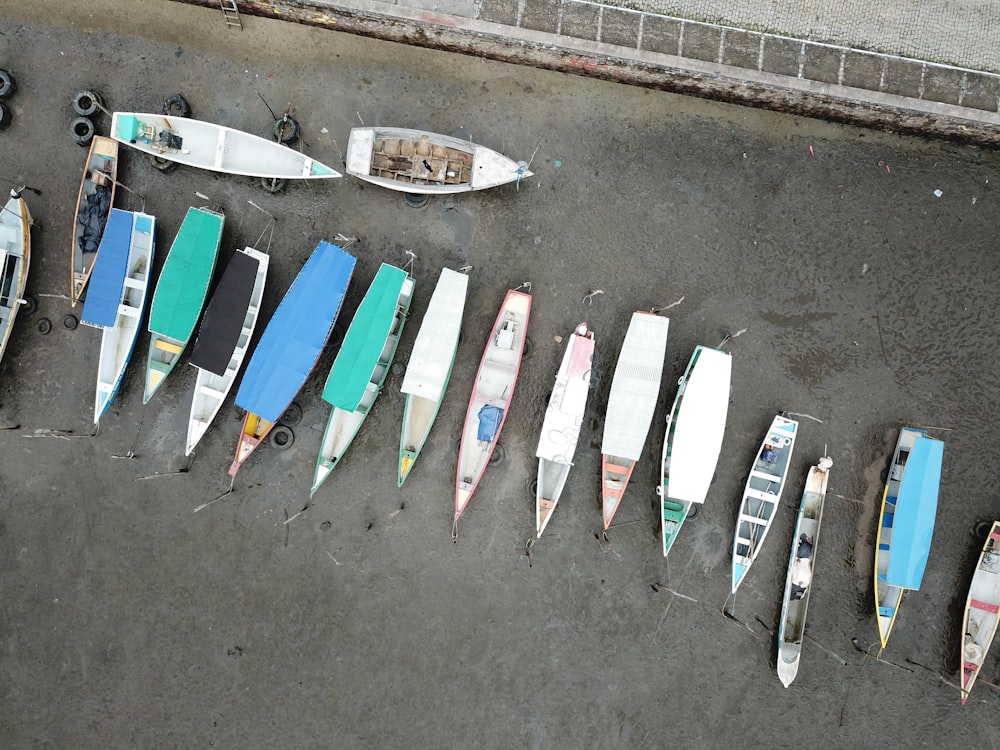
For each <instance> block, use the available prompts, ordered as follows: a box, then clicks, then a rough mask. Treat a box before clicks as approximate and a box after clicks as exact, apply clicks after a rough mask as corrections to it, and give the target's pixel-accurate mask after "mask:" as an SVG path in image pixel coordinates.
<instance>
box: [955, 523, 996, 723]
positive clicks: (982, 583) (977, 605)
mask: <svg viewBox="0 0 1000 750" xmlns="http://www.w3.org/2000/svg"><path fill="white" fill-rule="evenodd" d="M998 611H1000V521H995V522H994V523H993V528H991V529H990V535H989V536H988V537H987V538H986V543H985V544H984V545H983V551H982V552H981V553H980V554H979V564H978V565H976V572H975V573H973V574H972V584H971V585H970V586H969V596H968V597H967V598H966V600H965V618H964V620H963V627H962V633H963V635H962V703H963V704H964V703H965V701H966V700H968V698H969V691H971V690H972V684H973V683H974V682H975V681H976V677H978V676H979V670H980V669H981V668H982V666H983V659H985V658H986V653H987V652H988V651H989V650H990V644H991V643H993V636H994V635H996V632H997V622H998V620H1000V617H998V614H997V613H998Z"/></svg>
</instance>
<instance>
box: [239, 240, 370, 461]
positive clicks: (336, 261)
mask: <svg viewBox="0 0 1000 750" xmlns="http://www.w3.org/2000/svg"><path fill="white" fill-rule="evenodd" d="M355 263H357V259H356V258H355V257H354V256H353V255H351V254H350V253H348V252H347V251H346V250H344V249H343V248H340V247H338V246H336V245H332V244H330V243H329V242H326V241H325V240H324V241H321V242H320V243H319V245H317V246H316V249H315V250H314V251H313V253H312V255H310V256H309V259H308V260H306V262H305V265H303V266H302V269H301V270H300V271H299V273H298V275H297V276H296V277H295V281H293V282H292V285H291V287H289V289H288V291H287V292H286V293H285V296H284V297H283V298H282V300H281V303H280V304H279V305H278V309H277V310H275V311H274V315H272V316H271V320H270V321H268V324H267V327H266V328H265V329H264V333H263V334H261V337H260V342H259V343H258V344H257V347H256V348H255V349H254V352H253V355H252V356H251V357H250V362H249V363H247V368H246V372H244V374H243V380H242V381H240V387H239V389H238V390H237V391H236V405H237V406H238V407H240V408H241V409H243V410H245V411H246V416H245V417H244V419H243V428H242V430H241V431H240V439H239V443H238V444H237V447H236V456H235V457H234V458H233V462H232V463H231V464H230V466H229V475H230V476H236V473H237V472H238V471H239V470H240V468H241V467H242V466H243V464H244V463H246V460H247V459H248V458H250V456H251V455H252V454H253V452H254V451H255V450H256V449H257V446H258V445H260V443H261V441H262V440H263V439H264V438H266V437H267V435H268V433H270V432H271V428H273V427H274V425H275V423H276V422H277V421H278V420H279V419H280V418H281V415H282V414H284V413H285V409H287V408H288V407H289V405H290V404H291V403H292V399H293V398H295V394H297V393H298V392H299V389H301V388H302V386H303V384H304V383H305V382H306V379H307V378H308V377H309V374H310V373H311V372H312V371H313V368H314V367H315V366H316V362H317V361H318V360H319V355H320V354H322V353H323V347H325V346H326V342H327V340H328V339H329V338H330V332H331V331H332V330H333V326H334V324H335V323H336V322H337V316H338V315H339V314H340V308H341V305H342V304H343V302H344V296H345V295H346V294H347V287H348V285H349V284H350V282H351V276H352V275H353V273H354V265H355Z"/></svg>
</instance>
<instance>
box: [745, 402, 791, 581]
mask: <svg viewBox="0 0 1000 750" xmlns="http://www.w3.org/2000/svg"><path fill="white" fill-rule="evenodd" d="M798 429H799V423H798V422H796V421H795V420H794V419H788V418H786V417H783V416H781V415H780V414H779V415H778V416H776V417H775V418H774V420H773V421H772V422H771V427H770V429H769V430H768V431H767V435H766V436H765V437H764V442H763V443H761V445H760V448H758V449H757V455H756V458H755V459H754V462H753V466H752V467H751V469H750V476H749V477H748V478H747V483H746V487H745V488H744V490H743V500H742V501H741V502H740V510H739V514H738V515H737V516H736V533H735V534H734V535H733V586H732V593H734V594H735V593H736V589H738V588H739V587H740V584H741V583H742V582H743V579H744V578H745V577H746V574H747V571H749V570H750V566H751V565H753V563H754V560H756V559H757V555H758V554H760V548H761V547H762V546H763V544H764V539H765V538H767V532H768V531H770V530H771V526H772V523H771V522H772V521H773V520H774V516H775V515H776V513H777V510H778V503H779V502H780V501H781V491H782V490H783V489H784V488H785V478H786V477H787V475H788V464H789V462H790V461H791V460H792V449H793V448H794V447H795V437H796V435H797V434H798Z"/></svg>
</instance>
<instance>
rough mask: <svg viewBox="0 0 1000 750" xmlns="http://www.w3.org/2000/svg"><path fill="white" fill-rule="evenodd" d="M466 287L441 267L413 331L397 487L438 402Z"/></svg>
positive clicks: (452, 359) (419, 446)
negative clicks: (415, 333) (421, 315)
mask: <svg viewBox="0 0 1000 750" xmlns="http://www.w3.org/2000/svg"><path fill="white" fill-rule="evenodd" d="M468 289H469V277H468V276H466V275H465V274H464V273H459V272H458V271H452V270H451V269H449V268H443V269H441V275H440V277H439V278H438V283H437V286H435V287H434V294H433V295H431V302H430V305H429V306H428V307H427V312H426V313H424V319H423V322H421V324H420V330H419V331H417V339H416V341H414V342H413V352H412V353H411V354H410V361H409V364H408V365H407V367H406V375H404V376H403V385H402V386H401V387H400V390H401V391H402V392H403V394H404V395H405V397H406V401H405V403H404V404H403V427H402V430H401V431H400V436H399V470H398V475H397V482H398V484H399V486H400V487H402V486H403V482H404V481H405V480H406V477H408V476H409V475H410V470H411V469H412V468H413V464H414V462H415V461H416V460H417V456H419V455H420V451H422V450H423V449H424V444H425V443H426V442H427V436H428V435H430V432H431V427H432V426H433V425H434V420H435V419H436V418H437V414H438V411H439V410H440V409H441V404H442V402H443V401H444V392H445V389H447V387H448V381H449V380H450V379H451V371H452V368H454V366H455V355H456V354H457V353H458V341H459V335H460V334H461V329H462V314H463V313H464V311H465V297H466V294H467V292H468Z"/></svg>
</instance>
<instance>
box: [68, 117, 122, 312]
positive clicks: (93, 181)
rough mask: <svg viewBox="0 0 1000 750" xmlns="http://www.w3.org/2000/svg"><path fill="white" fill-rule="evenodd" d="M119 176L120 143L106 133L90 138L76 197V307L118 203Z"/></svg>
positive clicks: (73, 293) (72, 299)
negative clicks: (107, 225) (116, 194)
mask: <svg viewBox="0 0 1000 750" xmlns="http://www.w3.org/2000/svg"><path fill="white" fill-rule="evenodd" d="M108 178H110V179H108ZM117 179H118V143H117V142H115V141H114V140H112V139H111V138H105V137H104V136H103V135H95V136H94V139H93V140H92V141H91V142H90V151H89V152H88V154H87V163H86V165H85V166H84V168H83V179H82V180H81V181H80V192H79V194H78V195H77V198H76V213H75V216H76V220H75V221H74V222H73V245H72V250H71V252H70V271H71V276H70V296H69V299H70V303H71V304H72V305H73V307H76V303H77V302H79V301H80V298H81V297H82V296H83V290H84V289H85V288H86V286H87V282H88V281H89V280H90V274H91V272H92V271H93V270H94V261H95V260H96V256H97V251H98V249H99V248H100V246H101V236H102V235H103V234H104V226H105V224H107V222H108V217H109V216H110V215H111V207H112V206H113V205H114V203H115V186H116V180H117Z"/></svg>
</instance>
